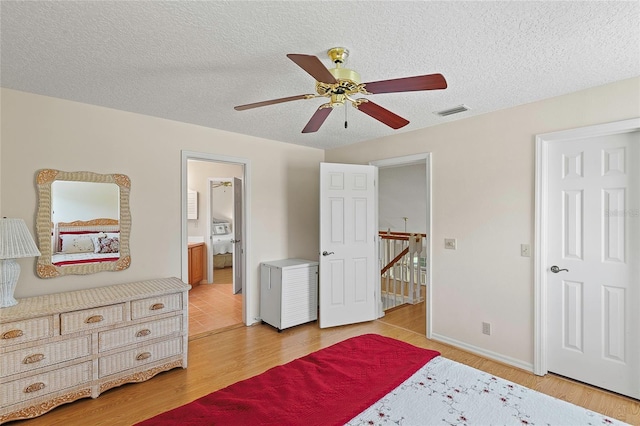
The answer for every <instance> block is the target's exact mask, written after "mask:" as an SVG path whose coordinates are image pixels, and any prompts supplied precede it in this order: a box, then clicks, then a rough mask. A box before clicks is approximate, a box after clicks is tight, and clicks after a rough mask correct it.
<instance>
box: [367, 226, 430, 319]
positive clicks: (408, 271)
mask: <svg viewBox="0 0 640 426" xmlns="http://www.w3.org/2000/svg"><path fill="white" fill-rule="evenodd" d="M378 235H379V237H380V238H379V240H380V244H381V247H380V250H379V253H380V276H381V280H380V286H381V295H382V305H383V309H384V310H388V309H391V308H393V307H396V306H400V305H402V304H405V303H410V304H416V303H420V302H422V301H423V300H424V296H423V294H424V293H425V290H424V289H423V287H424V286H425V285H426V266H427V265H426V262H425V259H426V258H425V257H423V256H422V253H423V252H426V250H425V244H426V236H427V235H426V234H415V233H407V232H391V231H390V230H387V231H380V232H379V233H378Z"/></svg>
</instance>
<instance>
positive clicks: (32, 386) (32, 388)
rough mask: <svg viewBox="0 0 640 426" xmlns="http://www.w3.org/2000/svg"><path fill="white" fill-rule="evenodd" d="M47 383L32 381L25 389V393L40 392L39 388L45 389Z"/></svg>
mask: <svg viewBox="0 0 640 426" xmlns="http://www.w3.org/2000/svg"><path fill="white" fill-rule="evenodd" d="M44 387H45V384H44V383H42V382H36V383H32V384H30V385H29V386H27V387H26V388H25V389H24V393H32V392H38V391H39V390H42V389H44Z"/></svg>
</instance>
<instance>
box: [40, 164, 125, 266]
mask: <svg viewBox="0 0 640 426" xmlns="http://www.w3.org/2000/svg"><path fill="white" fill-rule="evenodd" d="M36 183H37V186H38V215H37V218H36V233H37V235H38V246H39V248H40V252H41V256H40V257H39V258H38V263H37V267H36V270H37V274H38V276H39V277H40V278H54V277H58V276H62V275H86V274H93V273H96V272H102V271H121V270H123V269H127V268H128V267H129V265H130V264H131V254H130V252H129V235H130V233H131V213H130V210H129V193H130V189H131V181H130V179H129V177H128V176H126V175H122V174H99V173H93V172H64V171H60V170H54V169H43V170H40V171H38V174H37V176H36Z"/></svg>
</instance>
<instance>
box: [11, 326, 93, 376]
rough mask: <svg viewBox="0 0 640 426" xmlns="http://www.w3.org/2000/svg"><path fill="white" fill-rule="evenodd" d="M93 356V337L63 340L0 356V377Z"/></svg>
mask: <svg viewBox="0 0 640 426" xmlns="http://www.w3.org/2000/svg"><path fill="white" fill-rule="evenodd" d="M90 354H91V336H82V337H78V338H75V339H69V340H63V341H60V342H55V343H50V344H47V345H43V346H36V347H33V348H29V349H22V350H19V351H13V352H7V353H6V354H2V355H0V376H3V377H5V376H10V375H12V374H15V373H22V372H24V371H30V370H35V369H37V368H41V367H46V366H48V365H53V364H57V363H60V362H64V361H69V360H72V359H76V358H80V357H83V356H87V355H90Z"/></svg>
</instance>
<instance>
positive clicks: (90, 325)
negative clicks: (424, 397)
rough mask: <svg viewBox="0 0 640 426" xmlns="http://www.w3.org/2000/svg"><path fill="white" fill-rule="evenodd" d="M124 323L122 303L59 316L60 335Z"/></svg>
mask: <svg viewBox="0 0 640 426" xmlns="http://www.w3.org/2000/svg"><path fill="white" fill-rule="evenodd" d="M122 321H124V303H121V304H118V305H110V306H102V307H99V308H94V309H85V310H83V311H76V312H68V313H64V314H61V315H60V333H61V334H69V333H75V332H77V331H85V330H92V329H94V328H100V327H105V326H108V325H112V324H118V323H120V322H122Z"/></svg>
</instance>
